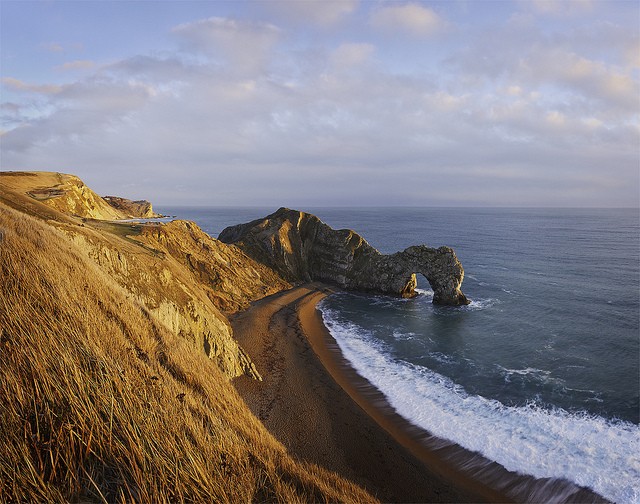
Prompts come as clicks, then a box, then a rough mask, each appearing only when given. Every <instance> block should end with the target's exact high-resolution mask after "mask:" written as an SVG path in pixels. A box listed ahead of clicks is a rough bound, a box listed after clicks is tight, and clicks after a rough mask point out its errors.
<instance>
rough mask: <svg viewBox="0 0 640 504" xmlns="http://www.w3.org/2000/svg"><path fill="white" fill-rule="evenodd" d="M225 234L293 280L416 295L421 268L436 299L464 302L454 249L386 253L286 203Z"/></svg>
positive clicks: (447, 302)
mask: <svg viewBox="0 0 640 504" xmlns="http://www.w3.org/2000/svg"><path fill="white" fill-rule="evenodd" d="M219 240H221V241H223V242H225V243H230V244H231V243H233V244H235V245H237V246H238V247H239V248H241V249H242V250H243V251H244V252H245V253H246V254H247V255H249V256H250V257H253V258H254V259H255V260H256V261H258V262H261V263H263V264H266V265H267V266H269V267H270V268H272V269H274V270H275V271H277V272H278V273H279V274H280V275H281V276H282V277H283V278H285V279H286V280H288V281H289V282H302V281H310V280H318V281H323V282H328V283H332V284H334V285H337V286H339V287H341V288H344V289H351V290H360V291H368V292H379V293H382V294H390V295H396V296H403V297H412V296H415V287H416V276H415V274H416V273H420V274H422V275H424V276H425V277H426V278H427V280H428V281H429V284H430V285H431V287H432V289H433V291H434V297H433V302H434V303H437V304H445V305H464V304H468V303H469V301H468V299H467V298H466V296H465V295H464V294H463V293H462V291H461V290H460V287H461V285H462V281H463V279H464V269H463V268H462V264H460V261H459V260H458V258H457V257H456V255H455V252H454V251H453V249H451V248H449V247H440V248H438V249H434V248H429V247H427V246H425V245H418V246H413V247H409V248H408V249H406V250H404V251H402V252H397V253H395V254H391V255H384V254H381V253H380V252H378V251H377V250H376V249H375V248H373V247H372V246H371V245H369V244H368V243H367V241H366V240H365V239H364V238H363V237H362V236H360V235H359V234H357V233H355V232H354V231H351V230H345V229H343V230H334V229H332V228H331V227H329V226H328V225H326V224H325V223H323V222H322V221H320V219H318V218H317V217H315V216H313V215H311V214H307V213H304V212H298V211H295V210H289V209H288V208H281V209H279V210H278V211H277V212H275V213H273V214H271V215H269V216H267V217H265V218H264V219H257V220H255V221H252V222H249V223H247V224H239V225H236V226H231V227H228V228H226V229H225V230H223V231H222V233H220V236H219Z"/></svg>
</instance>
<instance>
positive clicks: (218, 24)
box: [172, 17, 280, 73]
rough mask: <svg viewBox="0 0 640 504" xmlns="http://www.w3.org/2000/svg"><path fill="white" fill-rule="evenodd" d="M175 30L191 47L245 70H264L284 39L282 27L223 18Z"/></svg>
mask: <svg viewBox="0 0 640 504" xmlns="http://www.w3.org/2000/svg"><path fill="white" fill-rule="evenodd" d="M172 32H173V33H174V34H175V35H177V36H179V37H180V38H181V39H182V40H184V41H185V42H186V44H187V48H188V49H189V50H195V51H199V52H202V53H204V54H206V55H208V56H211V57H213V58H219V59H222V60H223V61H224V62H225V63H226V65H227V66H228V67H233V68H234V69H235V70H238V71H241V72H245V73H255V72H258V71H260V70H261V69H262V67H263V65H264V64H265V63H266V62H267V61H268V58H269V55H270V53H271V50H272V48H273V46H274V45H275V44H276V42H277V41H278V39H279V38H280V29H279V28H277V27H276V26H274V25H272V24H268V23H260V22H249V21H237V20H233V19H227V18H221V17H210V18H207V19H202V20H199V21H195V22H192V23H183V24H181V25H178V26H176V27H174V28H173V29H172Z"/></svg>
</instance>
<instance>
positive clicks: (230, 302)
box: [0, 172, 289, 379]
mask: <svg viewBox="0 0 640 504" xmlns="http://www.w3.org/2000/svg"><path fill="white" fill-rule="evenodd" d="M60 177H62V178H60ZM61 180H62V181H63V182H61V183H66V182H64V181H67V182H69V181H71V182H69V183H71V185H72V186H73V187H84V184H82V182H81V181H79V179H76V178H75V177H71V176H61V175H60V174H52V173H46V172H29V173H24V172H22V173H11V174H9V175H7V174H6V173H5V174H3V176H2V177H0V184H1V185H0V201H2V202H5V203H7V204H10V205H11V206H13V207H14V208H16V209H19V210H20V211H22V212H24V213H27V214H31V215H36V216H40V217H44V218H46V219H47V220H48V221H49V222H50V223H51V224H52V225H55V226H56V227H57V228H58V229H59V230H61V231H63V232H64V233H65V234H66V236H67V238H68V240H69V241H70V242H71V243H72V244H73V246H74V247H76V249H77V250H78V251H81V252H82V253H84V254H85V255H86V256H87V257H89V258H91V259H92V260H93V261H94V263H95V264H97V265H98V266H99V267H100V268H101V269H102V270H103V271H104V272H106V273H107V274H108V275H109V276H110V277H111V278H112V279H113V280H115V281H116V282H118V284H119V285H120V286H121V287H123V288H124V289H126V291H127V292H128V293H129V294H130V295H131V296H132V298H133V299H135V300H136V301H138V302H140V303H142V304H143V305H144V306H145V307H146V309H147V310H148V313H149V315H150V316H151V317H152V318H153V319H154V320H155V321H157V322H159V323H160V324H161V325H163V326H164V327H165V328H167V329H168V330H170V331H171V332H173V333H174V334H177V335H179V336H181V337H183V338H185V339H186V340H188V341H189V342H190V343H191V344H192V345H193V347H194V348H195V349H197V350H198V351H200V352H202V353H205V354H206V355H207V356H208V357H210V358H211V359H213V360H214V361H215V362H216V363H217V365H218V366H219V368H220V369H221V370H222V371H223V372H224V373H225V374H226V375H227V376H229V377H235V376H239V375H241V374H247V375H249V376H252V377H253V378H256V379H259V378H260V376H259V374H258V373H257V371H256V370H255V367H254V366H253V365H252V363H251V360H250V358H249V357H248V356H247V355H246V353H245V352H244V351H243V350H242V349H241V348H240V347H239V346H238V344H237V342H236V341H235V339H234V338H233V334H232V330H231V326H230V325H229V322H228V320H227V318H226V316H225V315H224V314H223V313H222V312H221V310H225V311H227V312H229V311H233V310H237V309H239V308H241V307H244V306H247V305H248V303H249V302H250V301H253V300H255V299H258V298H260V297H263V296H265V295H268V294H272V293H274V292H277V291H278V290H281V289H283V288H287V287H289V284H288V283H287V282H285V281H283V280H282V279H281V278H280V277H279V276H278V275H277V274H275V273H274V272H272V271H270V270H269V269H268V268H266V267H265V266H263V265H261V264H258V263H256V262H255V261H254V260H252V259H250V258H249V257H247V256H246V255H245V254H244V253H243V252H241V251H240V250H239V249H238V248H237V247H234V246H228V245H225V244H223V243H220V242H218V241H217V240H214V239H213V238H211V237H209V236H208V235H206V234H205V233H204V232H202V231H201V230H200V229H199V228H198V227H197V226H196V225H195V224H193V223H169V224H160V223H154V224H132V223H117V222H111V221H99V220H94V219H80V218H79V217H77V216H76V217H74V216H72V215H69V214H65V213H64V212H62V211H60V210H58V209H57V208H54V207H53V206H52V205H51V200H50V199H44V200H41V199H39V198H36V197H33V195H31V193H32V192H33V191H34V190H35V189H33V188H34V187H47V186H49V185H50V184H51V183H52V182H55V181H61ZM5 182H6V183H5ZM85 196H86V197H87V199H86V200H84V199H83V198H84V197H85ZM68 198H71V200H73V202H74V207H73V208H74V212H75V213H76V215H79V214H85V215H87V214H90V213H91V209H92V208H95V205H96V204H97V203H96V201H98V200H97V199H96V198H97V196H95V193H93V191H90V190H89V189H88V188H85V189H82V191H81V192H79V193H76V192H72V193H71V196H68ZM82 205H84V206H85V207H86V210H79V208H81V207H82ZM62 206H63V207H64V208H65V209H67V206H65V205H62ZM107 206H108V205H107ZM94 215H96V214H95V212H94ZM101 215H102V216H104V213H101ZM108 216H110V215H108Z"/></svg>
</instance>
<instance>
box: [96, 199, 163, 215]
mask: <svg viewBox="0 0 640 504" xmlns="http://www.w3.org/2000/svg"><path fill="white" fill-rule="evenodd" d="M103 199H104V200H105V201H106V202H107V203H109V205H111V206H112V207H113V208H115V209H116V210H118V211H119V212H121V213H123V214H124V215H126V216H127V217H129V218H131V219H136V218H142V219H153V218H155V217H163V215H160V214H157V213H155V212H154V211H153V207H152V206H151V203H150V202H148V201H147V200H137V201H132V200H130V199H126V198H119V197H117V196H105V197H104V198H103Z"/></svg>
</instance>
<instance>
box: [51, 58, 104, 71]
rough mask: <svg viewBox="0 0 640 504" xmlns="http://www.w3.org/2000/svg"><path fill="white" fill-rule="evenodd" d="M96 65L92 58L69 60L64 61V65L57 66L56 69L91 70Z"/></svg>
mask: <svg viewBox="0 0 640 504" xmlns="http://www.w3.org/2000/svg"><path fill="white" fill-rule="evenodd" d="M95 66H96V64H95V63H94V62H93V61H90V60H74V61H67V62H66V63H63V64H62V65H60V66H58V67H56V69H57V70H62V71H70V70H71V71H72V70H89V69H91V68H94V67H95Z"/></svg>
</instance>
